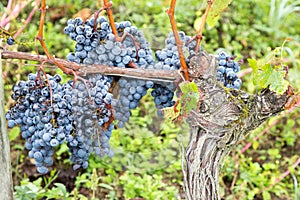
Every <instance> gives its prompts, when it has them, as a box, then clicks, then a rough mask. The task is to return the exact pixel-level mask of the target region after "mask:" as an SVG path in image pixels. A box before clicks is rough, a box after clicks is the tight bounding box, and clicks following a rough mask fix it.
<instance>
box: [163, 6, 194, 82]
mask: <svg viewBox="0 0 300 200" xmlns="http://www.w3.org/2000/svg"><path fill="white" fill-rule="evenodd" d="M175 4H176V0H172V1H171V3H170V8H169V9H167V10H166V12H167V14H168V16H169V18H170V23H171V26H172V31H173V34H174V37H175V41H176V46H177V49H178V54H179V59H180V64H181V71H182V72H183V75H184V78H185V80H186V81H189V80H190V79H189V74H188V67H187V64H186V62H185V57H184V54H183V51H182V42H181V41H180V38H179V35H178V31H177V27H176V21H175V17H174V12H175Z"/></svg>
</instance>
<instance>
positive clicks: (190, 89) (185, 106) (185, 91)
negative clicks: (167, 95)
mask: <svg viewBox="0 0 300 200" xmlns="http://www.w3.org/2000/svg"><path fill="white" fill-rule="evenodd" d="M179 87H180V89H181V92H182V96H181V98H180V104H181V113H182V114H188V113H190V112H191V111H192V110H194V109H196V108H197V106H198V101H199V98H200V92H199V90H198V86H197V84H196V83H194V82H183V83H181V84H180V85H179Z"/></svg>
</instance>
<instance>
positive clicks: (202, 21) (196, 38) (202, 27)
mask: <svg viewBox="0 0 300 200" xmlns="http://www.w3.org/2000/svg"><path fill="white" fill-rule="evenodd" d="M213 3H214V0H208V1H207V7H206V9H205V12H204V14H203V17H202V19H201V24H200V28H199V30H198V31H197V34H196V35H195V36H194V37H193V38H192V39H194V40H196V41H197V44H196V48H195V51H196V52H198V49H199V45H200V43H201V40H202V36H203V35H202V34H203V30H204V27H205V22H206V19H207V16H208V13H209V11H210V9H211V6H212V5H213Z"/></svg>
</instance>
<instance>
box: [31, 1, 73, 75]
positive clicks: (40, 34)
mask: <svg viewBox="0 0 300 200" xmlns="http://www.w3.org/2000/svg"><path fill="white" fill-rule="evenodd" d="M46 9H47V7H46V0H42V3H41V7H40V11H41V18H40V27H39V32H38V35H37V36H36V39H37V40H38V41H39V42H40V44H41V46H42V48H43V50H44V52H45V54H46V56H47V58H48V59H49V60H52V62H53V63H54V64H55V65H56V66H57V67H59V68H60V69H61V70H62V71H63V72H64V73H65V74H75V73H76V72H74V70H72V69H69V68H66V67H64V66H63V65H62V64H61V63H59V62H57V61H56V59H55V58H54V57H53V56H52V55H51V54H50V53H49V51H48V49H47V46H46V44H45V42H44V39H43V29H44V23H45V16H46Z"/></svg>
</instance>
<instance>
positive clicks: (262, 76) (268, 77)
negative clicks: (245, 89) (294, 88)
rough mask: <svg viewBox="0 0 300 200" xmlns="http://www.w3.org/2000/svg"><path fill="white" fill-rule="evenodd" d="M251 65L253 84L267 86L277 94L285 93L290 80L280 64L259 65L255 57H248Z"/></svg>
mask: <svg viewBox="0 0 300 200" xmlns="http://www.w3.org/2000/svg"><path fill="white" fill-rule="evenodd" d="M248 63H249V66H250V67H251V68H252V69H253V84H254V85H258V86H260V87H261V88H267V87H268V86H269V89H270V90H271V91H274V92H276V93H277V94H283V93H284V92H285V91H286V90H287V88H288V86H289V82H288V81H287V80H285V78H284V76H285V71H284V70H283V69H282V67H280V66H275V67H272V66H271V64H270V63H265V64H263V65H262V66H261V67H259V65H258V63H257V61H256V60H254V59H248Z"/></svg>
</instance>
